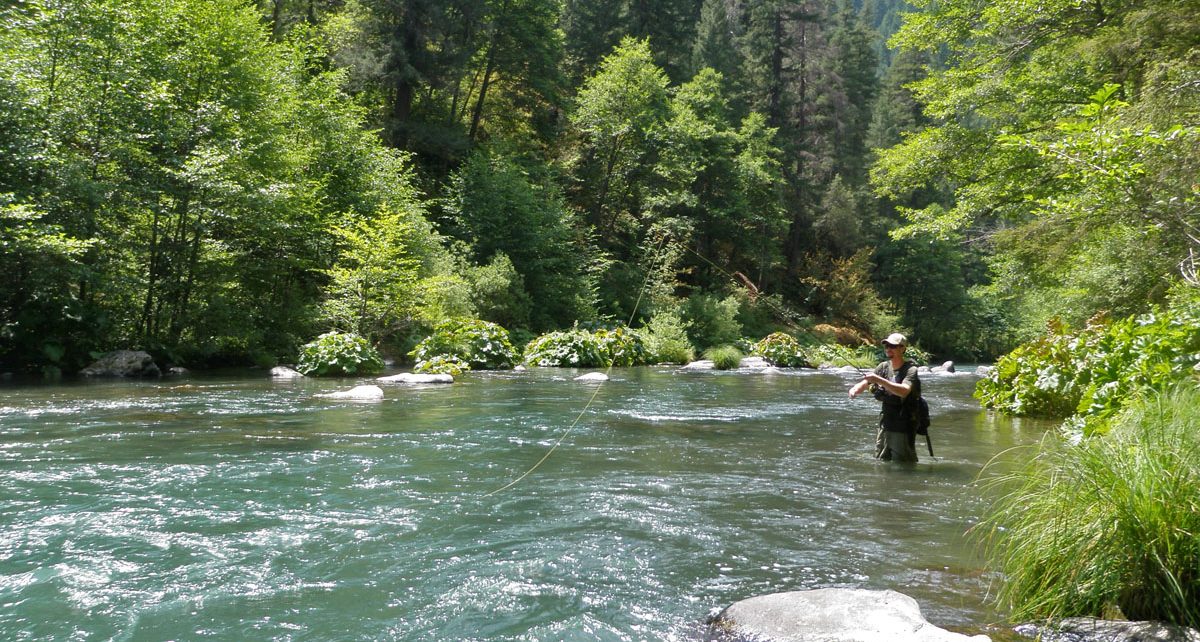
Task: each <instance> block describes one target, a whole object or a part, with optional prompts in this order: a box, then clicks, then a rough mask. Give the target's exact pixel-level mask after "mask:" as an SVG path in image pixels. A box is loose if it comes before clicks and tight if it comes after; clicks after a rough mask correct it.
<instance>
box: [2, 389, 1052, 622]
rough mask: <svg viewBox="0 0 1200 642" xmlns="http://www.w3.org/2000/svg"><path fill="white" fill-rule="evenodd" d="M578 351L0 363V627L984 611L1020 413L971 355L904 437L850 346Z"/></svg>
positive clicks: (979, 616) (1035, 427) (1019, 438)
mask: <svg viewBox="0 0 1200 642" xmlns="http://www.w3.org/2000/svg"><path fill="white" fill-rule="evenodd" d="M578 374H580V372H578V371H574V370H564V369H554V368H547V369H532V370H530V371H528V372H499V373H469V374H467V375H464V376H462V377H460V378H459V380H458V381H456V382H455V383H454V384H452V385H427V386H411V385H409V386H405V385H395V384H393V385H388V384H382V387H383V388H384V390H385V397H384V399H383V401H378V402H372V403H364V402H358V403H355V402H344V401H343V402H338V401H331V400H328V399H319V398H314V394H315V393H319V392H330V391H334V390H341V389H346V388H348V387H350V386H352V385H356V384H360V383H368V382H369V381H368V380H365V379H364V380H356V379H343V380H328V379H323V380H313V379H303V380H297V381H272V380H270V379H268V378H266V377H263V376H255V377H250V376H240V377H215V376H196V377H191V378H187V379H176V380H163V381H146V382H130V381H121V382H97V383H79V384H60V385H15V384H9V385H6V386H3V387H0V481H2V483H0V639H4V640H204V639H213V640H414V641H416V640H421V641H425V640H481V641H482V640H489V641H490V640H536V641H545V642H552V641H553V642H558V641H566V640H579V641H585V640H586V641H593V640H614V641H616V640H621V641H635V640H638V641H640V640H648V641H660V640H681V641H686V640H695V639H697V638H698V637H699V636H700V635H701V632H702V630H703V622H704V620H705V618H706V616H708V615H709V613H710V612H712V611H714V610H719V609H720V608H723V607H725V606H727V605H729V604H731V603H732V602H735V601H737V600H740V599H744V598H747V597H751V596H754V595H759V594H765V593H771V592H778V591H791V590H800V589H807V588H819V587H861V588H871V589H885V588H886V589H895V590H898V591H901V592H904V593H907V594H909V595H911V596H913V597H915V598H916V599H917V600H918V601H919V602H920V603H921V604H922V610H923V612H924V614H925V616H926V617H927V618H928V619H929V620H930V621H932V622H934V623H935V624H938V625H940V626H943V627H948V628H952V629H956V630H962V631H970V632H978V631H979V630H981V629H982V628H984V627H985V626H986V625H988V624H989V623H993V622H1000V621H1002V620H1003V615H1002V614H997V613H996V612H994V611H993V610H992V608H991V607H990V606H989V603H988V602H987V600H986V593H987V590H988V583H989V577H988V576H987V574H985V573H984V572H983V570H982V561H981V559H980V557H979V555H978V553H977V551H976V548H975V545H974V543H973V542H972V541H971V540H969V539H968V538H967V537H966V536H965V532H966V531H967V530H968V529H969V528H970V527H971V526H972V525H973V524H975V523H976V522H977V521H978V519H979V518H980V516H981V515H982V514H983V512H984V510H985V509H986V506H987V500H986V497H985V494H984V493H983V491H981V490H980V489H979V487H978V486H977V484H976V483H975V482H976V479H977V477H978V475H979V473H980V471H981V469H982V468H983V466H984V465H985V464H986V463H987V462H988V461H989V460H990V459H991V458H992V457H993V456H994V455H996V454H997V453H1001V452H1002V451H1005V450H1006V449H1008V448H1010V447H1011V446H1014V445H1020V444H1027V443H1030V442H1033V441H1035V440H1036V439H1037V438H1038V437H1039V436H1040V435H1041V434H1042V432H1044V431H1045V429H1046V427H1047V426H1046V425H1044V424H1043V425H1039V424H1037V423H1034V422H1029V421H1025V422H1019V421H1014V420H1012V419H1008V418H1005V417H1001V416H995V415H992V414H991V413H988V412H986V411H983V410H981V409H980V408H979V405H978V403H977V402H976V401H975V400H974V399H972V397H971V392H972V390H973V389H974V385H975V382H976V377H974V376H972V375H962V374H959V375H952V376H926V377H924V378H923V384H924V389H925V395H926V398H928V399H929V400H930V401H931V405H932V407H933V422H934V427H933V439H934V449H935V452H936V454H937V458H936V459H931V458H929V457H928V455H927V453H926V452H925V451H924V450H922V462H921V463H920V464H918V465H916V466H915V467H904V466H901V465H896V464H887V463H881V462H877V461H875V460H874V459H872V457H871V449H872V445H873V442H874V428H873V425H874V422H875V421H876V416H877V411H878V403H877V402H875V401H874V400H872V399H870V398H869V397H868V396H866V395H864V396H863V397H860V398H859V399H858V400H855V401H850V400H848V399H847V397H846V390H847V388H848V386H849V385H850V384H851V383H853V381H854V380H855V379H856V377H854V376H852V375H845V374H838V373H833V372H818V371H811V370H809V371H795V372H786V373H784V374H778V375H762V374H750V373H746V372H684V371H680V370H678V369H675V368H662V367H659V368H630V369H616V370H614V371H613V372H612V375H611V376H612V379H611V380H610V381H608V382H606V383H604V384H602V386H601V387H600V389H599V391H598V393H597V391H596V384H585V383H581V382H576V381H573V380H572V379H573V377H574V376H576V375H578ZM594 393H597V394H596V395H595V399H594V401H592V402H591V405H590V406H589V400H590V399H592V396H593V394H594ZM585 408H586V409H587V410H586V411H585V412H582V415H581V416H580V413H581V411H584V409H585ZM577 416H580V418H579V422H578V424H577V425H576V426H575V427H574V429H572V430H571V431H570V432H569V434H567V435H566V437H565V439H563V440H562V443H561V445H560V446H558V447H557V449H555V450H554V451H553V452H552V453H551V454H550V456H549V457H548V458H547V459H546V461H545V463H543V464H541V465H540V466H539V467H538V468H536V470H534V471H533V472H532V473H531V474H530V475H529V476H528V477H526V478H524V479H522V480H521V481H520V482H519V483H517V484H516V485H514V486H512V487H511V488H508V489H506V490H503V491H502V492H498V493H494V494H490V493H493V491H496V490H497V489H499V488H501V487H503V486H504V485H505V484H507V483H509V482H510V481H512V480H513V479H515V478H517V477H518V476H519V475H521V474H522V473H523V472H525V471H527V470H528V469H529V468H530V467H531V466H533V465H534V464H535V463H537V462H538V460H540V459H541V458H542V457H543V456H544V455H545V454H546V453H547V452H548V451H549V450H550V448H551V447H552V446H554V444H555V443H556V441H558V440H559V439H560V438H561V437H562V436H563V435H564V431H567V430H569V429H570V427H571V425H572V423H573V422H574V421H575V419H576V417H577ZM921 448H922V449H923V448H924V446H923V445H921Z"/></svg>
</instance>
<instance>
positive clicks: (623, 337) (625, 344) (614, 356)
mask: <svg viewBox="0 0 1200 642" xmlns="http://www.w3.org/2000/svg"><path fill="white" fill-rule="evenodd" d="M592 334H593V336H595V337H596V343H597V344H598V345H599V346H600V352H601V355H602V357H601V358H602V359H603V360H604V363H603V365H608V364H609V362H611V363H612V365H614V366H636V365H640V364H643V363H646V345H645V344H644V343H643V342H642V337H641V335H640V334H638V333H637V332H634V331H632V330H630V329H629V328H627V327H625V326H623V325H622V326H617V327H615V328H601V329H599V330H596V331H594V332H593V333H592Z"/></svg>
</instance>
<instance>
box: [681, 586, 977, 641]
mask: <svg viewBox="0 0 1200 642" xmlns="http://www.w3.org/2000/svg"><path fill="white" fill-rule="evenodd" d="M704 640H705V642H964V641H966V640H972V641H980V642H988V641H990V638H988V637H987V636H986V635H976V636H973V637H972V636H967V635H962V634H961V633H954V632H951V631H947V630H945V629H941V628H938V627H936V626H934V625H932V624H930V623H929V622H927V621H926V620H925V618H924V617H923V616H922V615H921V607H920V606H919V605H918V604H917V601H916V600H914V599H913V598H911V597H909V596H907V595H904V594H903V593H897V592H895V591H869V590H865V589H836V588H828V589H816V590H812V591H792V592H788V593H773V594H770V595H760V596H758V597H752V598H750V599H746V600H742V601H740V602H736V603H734V604H733V605H731V606H730V607H729V608H727V609H725V610H724V611H722V612H721V613H720V614H719V615H717V616H716V618H714V619H713V621H712V622H711V623H710V625H709V629H708V633H707V634H706V635H705V638H704Z"/></svg>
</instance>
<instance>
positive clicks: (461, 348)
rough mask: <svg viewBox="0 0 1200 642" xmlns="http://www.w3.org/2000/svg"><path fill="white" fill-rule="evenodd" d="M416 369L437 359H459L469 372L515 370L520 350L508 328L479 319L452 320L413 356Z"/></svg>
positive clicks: (435, 329)
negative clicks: (517, 351) (517, 349)
mask: <svg viewBox="0 0 1200 642" xmlns="http://www.w3.org/2000/svg"><path fill="white" fill-rule="evenodd" d="M410 354H411V356H412V357H413V359H414V360H415V361H416V362H417V365H416V368H420V367H422V365H421V364H422V363H423V362H426V361H429V360H430V359H433V358H434V357H438V356H443V357H457V358H458V359H459V360H461V361H462V362H463V363H465V364H466V365H467V366H468V368H470V369H474V370H495V369H499V368H511V367H512V366H513V364H514V363H516V361H517V354H516V350H514V349H513V346H512V342H511V341H509V338H508V331H507V330H505V329H504V328H502V327H500V326H498V325H496V324H495V323H491V322H490V321H481V320H479V319H450V320H448V321H443V322H441V323H439V324H438V325H437V326H436V327H435V328H434V329H433V334H430V335H429V336H428V337H425V339H424V340H422V341H421V342H420V343H418V344H417V347H416V348H413V351H412V352H411V353H410Z"/></svg>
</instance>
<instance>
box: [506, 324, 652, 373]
mask: <svg viewBox="0 0 1200 642" xmlns="http://www.w3.org/2000/svg"><path fill="white" fill-rule="evenodd" d="M525 361H526V363H529V364H531V365H535V366H565V367H577V368H597V367H608V366H609V365H613V366H633V365H638V364H642V363H645V362H646V347H645V345H644V344H643V343H642V338H641V336H639V334H638V333H636V332H634V331H632V330H630V329H629V328H627V327H625V326H617V327H614V328H598V329H596V330H594V331H588V330H583V329H580V328H578V327H576V328H573V329H571V330H567V331H563V332H550V333H548V334H544V335H542V336H540V337H538V338H536V339H534V340H533V341H530V342H529V345H527V346H526V347H525Z"/></svg>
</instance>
